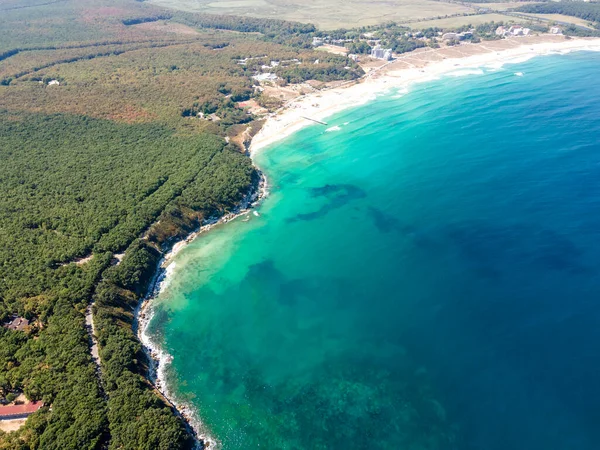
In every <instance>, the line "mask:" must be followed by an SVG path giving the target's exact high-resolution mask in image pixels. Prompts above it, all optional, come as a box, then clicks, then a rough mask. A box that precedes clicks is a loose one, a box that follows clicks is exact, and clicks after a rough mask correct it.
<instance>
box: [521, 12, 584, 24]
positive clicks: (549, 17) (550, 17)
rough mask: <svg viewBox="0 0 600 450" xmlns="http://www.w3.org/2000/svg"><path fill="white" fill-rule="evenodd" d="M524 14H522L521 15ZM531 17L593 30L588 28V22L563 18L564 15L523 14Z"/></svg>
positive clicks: (577, 18) (568, 17) (576, 18)
mask: <svg viewBox="0 0 600 450" xmlns="http://www.w3.org/2000/svg"><path fill="white" fill-rule="evenodd" d="M523 14H524V13H523ZM525 15H527V16H531V17H539V18H540V19H546V20H551V21H554V22H566V23H572V24H573V25H579V26H582V27H586V28H593V27H591V26H590V24H591V22H590V21H589V20H584V19H580V18H579V17H572V16H565V15H564V14H525Z"/></svg>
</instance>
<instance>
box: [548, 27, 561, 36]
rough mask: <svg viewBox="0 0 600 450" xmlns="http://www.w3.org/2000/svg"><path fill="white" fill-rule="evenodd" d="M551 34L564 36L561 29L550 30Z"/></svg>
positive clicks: (553, 28)
mask: <svg viewBox="0 0 600 450" xmlns="http://www.w3.org/2000/svg"><path fill="white" fill-rule="evenodd" d="M550 33H552V34H562V30H561V29H560V28H559V27H552V28H550Z"/></svg>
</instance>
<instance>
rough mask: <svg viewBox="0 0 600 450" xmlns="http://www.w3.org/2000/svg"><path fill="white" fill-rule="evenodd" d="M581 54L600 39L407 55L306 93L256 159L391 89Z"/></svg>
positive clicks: (262, 136)
mask: <svg viewBox="0 0 600 450" xmlns="http://www.w3.org/2000/svg"><path fill="white" fill-rule="evenodd" d="M544 40H547V42H544ZM502 46H503V47H506V46H510V47H511V48H502ZM579 50H592V51H600V39H598V38H596V39H570V40H567V39H564V38H562V37H560V38H559V37H557V36H541V37H537V38H532V39H529V38H517V39H511V40H509V41H492V42H484V43H482V44H466V45H461V46H459V47H457V48H452V49H449V48H445V49H436V50H431V49H429V50H423V51H421V52H413V53H410V54H405V55H402V56H401V57H400V58H399V60H398V61H397V62H394V63H391V64H387V65H386V67H384V68H382V69H381V70H379V71H373V72H371V73H369V74H368V75H366V76H365V77H363V79H362V80H361V82H360V83H356V84H351V85H349V86H347V87H342V88H335V89H330V90H326V91H321V92H318V93H314V94H309V95H304V96H302V97H299V98H298V99H296V100H293V101H292V102H290V103H289V104H287V105H286V106H285V107H284V108H283V109H282V110H280V111H278V112H276V113H274V114H271V115H270V116H269V117H268V119H267V122H266V123H265V125H264V126H263V128H262V129H261V131H260V132H259V133H258V134H257V135H256V136H255V137H254V139H253V140H252V144H251V146H250V152H251V154H252V155H255V154H256V152H257V151H258V150H260V149H262V148H264V147H267V146H269V145H271V144H273V143H275V142H277V141H280V140H282V139H284V138H286V137H287V136H289V135H291V134H293V133H295V132H297V131H298V130H300V129H301V128H303V127H305V126H308V125H312V124H314V122H311V121H309V120H306V119H305V118H304V117H310V118H311V119H316V120H325V119H326V118H327V117H329V116H331V115H333V114H335V113H338V112H340V111H342V110H344V109H346V108H350V107H354V106H357V105H361V104H363V103H366V102H368V101H370V100H372V99H374V98H375V97H376V96H377V95H378V94H381V93H383V92H385V91H387V90H389V89H390V88H399V87H400V88H401V87H408V86H409V85H410V84H412V83H416V82H423V81H429V80H434V79H437V78H439V77H441V76H442V75H445V74H451V73H452V72H455V74H456V75H467V74H469V73H472V71H473V69H477V68H480V67H484V66H493V67H495V68H500V67H501V66H502V65H504V64H506V63H516V62H523V61H526V60H528V59H530V58H533V57H535V56H538V55H547V54H556V53H568V52H572V51H579ZM445 55H458V57H448V56H445ZM461 55H464V56H461ZM423 57H425V58H423ZM426 59H429V60H430V61H426ZM436 59H437V61H436ZM469 70H471V72H469ZM303 116H304V117H303Z"/></svg>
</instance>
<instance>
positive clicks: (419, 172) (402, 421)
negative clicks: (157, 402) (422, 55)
mask: <svg viewBox="0 0 600 450" xmlns="http://www.w3.org/2000/svg"><path fill="white" fill-rule="evenodd" d="M515 72H522V73H523V76H516V75H515ZM599 74H600V55H598V54H595V53H575V54H571V55H566V56H564V55H563V56H558V55H556V56H547V57H540V58H536V59H533V60H530V61H528V62H525V63H520V64H516V65H507V66H505V67H504V68H503V69H501V70H498V71H493V70H491V69H490V70H487V69H484V70H482V71H481V74H479V75H469V76H464V77H451V76H449V77H444V78H443V79H442V80H439V81H435V82H431V83H427V84H421V85H415V86H413V87H412V88H411V89H410V92H409V93H408V94H406V95H396V93H395V92H393V91H392V92H390V93H388V94H387V95H385V96H382V97H380V98H378V99H377V100H375V101H373V102H370V103H368V104H366V105H364V106H362V107H359V108H356V109H354V110H351V111H347V112H344V113H342V114H339V115H337V116H335V117H333V118H331V119H330V120H329V122H330V124H329V125H330V126H334V125H337V126H339V127H340V130H338V131H331V132H325V131H324V129H323V128H322V127H319V126H311V127H309V128H307V129H304V130H302V131H301V132H299V133H297V134H296V135H294V136H292V137H291V138H289V139H287V140H286V141H284V142H282V143H279V144H276V145H274V146H273V147H272V148H270V149H266V150H265V151H263V152H262V153H260V154H259V155H258V157H257V163H258V164H259V165H260V166H261V168H263V169H264V170H265V172H266V173H267V175H268V177H269V179H270V182H271V184H272V195H271V196H270V197H269V198H268V199H267V201H265V203H264V204H263V206H262V207H261V209H260V213H261V217H254V216H252V218H251V220H250V221H249V222H241V221H238V222H235V223H232V224H227V225H226V226H223V227H220V228H218V229H215V230H213V231H211V233H209V234H208V235H206V236H203V237H202V238H200V239H198V240H196V241H195V242H194V243H193V244H192V245H190V246H189V247H188V248H186V249H185V250H184V251H183V252H182V253H181V254H180V255H179V256H178V257H177V259H176V261H175V263H176V269H175V271H174V274H173V276H172V278H171V279H170V284H169V286H168V288H167V289H165V291H164V292H163V293H162V294H161V296H160V298H159V299H158V300H157V303H156V312H157V314H156V318H155V320H154V321H153V323H152V325H151V326H152V330H153V331H154V332H155V333H156V336H157V342H159V343H160V344H161V345H162V346H163V347H164V348H165V349H166V350H167V351H168V352H169V353H170V354H171V355H173V363H172V365H171V366H170V367H169V370H168V372H169V382H170V385H171V388H172V390H173V392H174V393H175V394H176V395H177V397H179V398H180V399H184V400H187V401H188V402H190V403H192V404H193V405H194V406H195V407H196V408H197V410H198V412H199V415H200V417H202V419H203V421H204V423H205V426H206V428H207V429H208V430H209V432H210V433H211V434H212V435H213V436H215V437H216V438H218V439H219V441H220V442H221V443H222V445H223V447H224V448H240V449H245V448H257V447H259V446H260V447H261V448H294V449H295V448H343V449H354V448H357V449H359V448H374V449H378V448H382V449H383V448H385V449H400V448H401V449H411V450H412V449H461V450H462V449H464V450H475V449H477V450H479V449H481V450H484V449H485V450H506V449H514V450H521V449H523V450H526V449H527V450H531V449H544V450H548V449H557V450H558V449H580V450H588V449H589V450H592V449H594V450H597V449H599V448H600V382H599V381H600V305H599V302H600V277H599V270H600V142H599V138H600V81H599V79H598V75H599Z"/></svg>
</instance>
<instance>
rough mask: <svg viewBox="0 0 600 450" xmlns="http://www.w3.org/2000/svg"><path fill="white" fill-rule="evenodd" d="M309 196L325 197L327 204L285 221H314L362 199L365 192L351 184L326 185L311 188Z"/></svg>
mask: <svg viewBox="0 0 600 450" xmlns="http://www.w3.org/2000/svg"><path fill="white" fill-rule="evenodd" d="M310 196H311V197H313V198H319V197H325V198H328V199H329V202H328V203H327V204H325V205H323V206H321V207H320V208H319V209H317V210H316V211H313V212H310V213H302V214H297V215H296V216H294V217H291V218H289V219H287V222H288V223H289V222H297V221H299V220H315V219H318V218H320V217H323V216H325V215H327V214H328V213H329V212H331V211H333V210H334V209H338V208H341V207H343V206H345V205H346V204H348V203H349V202H350V201H352V200H355V199H359V198H364V197H366V196H367V194H366V192H365V191H363V190H362V189H361V188H359V187H358V186H355V185H353V184H326V185H324V186H320V187H316V188H311V189H310Z"/></svg>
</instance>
